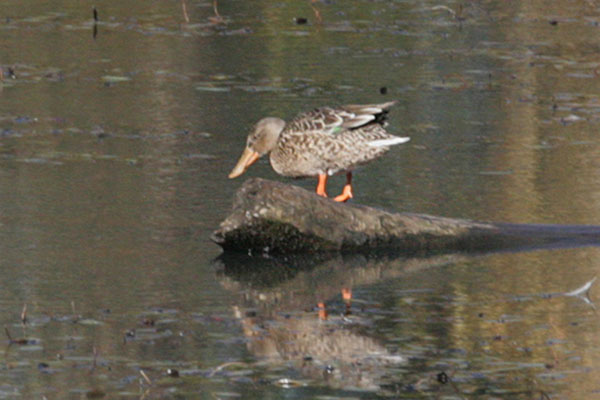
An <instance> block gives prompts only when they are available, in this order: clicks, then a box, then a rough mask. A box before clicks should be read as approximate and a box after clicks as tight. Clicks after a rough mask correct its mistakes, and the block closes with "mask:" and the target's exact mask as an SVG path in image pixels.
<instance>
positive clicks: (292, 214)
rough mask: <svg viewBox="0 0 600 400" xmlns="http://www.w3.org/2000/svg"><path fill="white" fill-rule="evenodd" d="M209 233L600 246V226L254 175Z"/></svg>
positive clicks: (226, 242) (440, 245) (227, 245)
mask: <svg viewBox="0 0 600 400" xmlns="http://www.w3.org/2000/svg"><path fill="white" fill-rule="evenodd" d="M212 239H213V240H214V241H215V242H216V243H217V244H219V245H220V246H221V247H222V248H223V249H224V250H226V251H230V250H231V251H243V252H253V253H268V254H284V253H305V252H316V251H344V252H370V251H386V252H390V251H391V252H394V253H398V254H420V253H442V252H464V251H470V252H474V251H481V252H483V251H497V250H506V249H511V250H522V249H527V248H541V247H575V246H584V245H600V227H598V226H588V225H531V224H507V223H484V222H475V221H470V220H464V219H452V218H443V217H435V216H430V215H422V214H413V213H391V212H387V211H383V210H379V209H376V208H372V207H367V206H362V205H356V204H352V203H346V204H341V203H336V202H334V201H332V200H330V199H326V198H323V197H320V196H317V195H316V194H314V193H313V192H309V191H307V190H305V189H302V188H300V187H297V186H293V185H288V184H284V183H281V182H273V181H268V180H264V179H259V178H254V179H249V180H247V181H246V182H244V184H243V185H242V187H241V188H240V189H239V190H238V192H237V193H236V196H235V200H234V204H233V210H232V212H231V214H230V215H229V216H228V217H227V218H226V219H225V220H224V221H223V222H222V223H221V226H220V228H219V229H218V230H217V231H215V232H214V233H213V236H212Z"/></svg>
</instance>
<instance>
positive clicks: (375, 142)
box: [367, 137, 410, 147]
mask: <svg viewBox="0 0 600 400" xmlns="http://www.w3.org/2000/svg"><path fill="white" fill-rule="evenodd" d="M409 140H410V138H409V137H395V138H392V139H381V140H373V141H372V142H369V143H367V144H368V145H369V146H371V147H386V146H393V145H395V144H401V143H406V142H408V141H409Z"/></svg>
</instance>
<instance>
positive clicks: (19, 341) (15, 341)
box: [4, 327, 29, 344]
mask: <svg viewBox="0 0 600 400" xmlns="http://www.w3.org/2000/svg"><path fill="white" fill-rule="evenodd" d="M4 332H6V336H7V337H8V344H28V343H29V340H27V339H13V338H12V336H11V335H10V332H9V331H8V328H7V327H4Z"/></svg>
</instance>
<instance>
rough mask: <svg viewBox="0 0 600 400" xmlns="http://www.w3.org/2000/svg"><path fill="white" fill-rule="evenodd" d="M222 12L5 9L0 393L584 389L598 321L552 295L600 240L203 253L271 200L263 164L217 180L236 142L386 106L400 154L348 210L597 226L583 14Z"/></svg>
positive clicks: (576, 279) (599, 164) (385, 162)
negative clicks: (316, 110)
mask: <svg viewBox="0 0 600 400" xmlns="http://www.w3.org/2000/svg"><path fill="white" fill-rule="evenodd" d="M93 5H95V6H96V9H97V12H98V17H99V21H98V22H97V23H96V24H94V21H93V15H92V6H93ZM184 10H185V12H184ZM218 13H219V15H220V18H219V17H218V16H217V15H216V14H215V11H214V9H213V2H212V1H200V2H197V1H191V0H185V2H182V1H177V0H172V1H145V2H137V1H120V2H109V1H98V2H95V3H94V4H92V3H88V2H74V1H54V2H36V1H14V0H9V1H4V2H2V4H0V67H1V69H2V72H3V74H2V80H1V81H0V271H1V272H2V273H1V274H0V322H1V324H2V326H3V327H5V328H6V329H7V331H8V334H9V335H10V338H12V340H10V338H9V337H8V336H7V335H5V338H4V341H3V344H4V346H3V356H2V357H0V398H7V399H13V398H15V399H16V398H23V399H29V398H37V399H40V398H46V399H65V398H73V399H80V398H144V399H158V398H177V399H182V398H185V399H195V398H206V399H215V398H216V399H228V398H251V399H271V398H272V399H279V398H294V399H296V398H298V399H299V398H318V399H330V398H348V399H350V398H365V399H366V398H380V397H383V398H456V399H459V398H468V399H474V398H477V399H497V398H502V399H538V398H551V399H553V400H554V399H567V398H594V397H597V396H598V393H600V384H598V382H599V381H600V379H599V378H600V376H599V374H600V372H599V368H600V358H599V354H600V342H599V340H598V335H597V332H598V330H599V328H600V326H599V321H598V315H597V311H596V309H595V308H594V306H593V305H590V304H587V303H586V302H585V301H582V300H581V299H579V298H574V297H565V296H557V295H552V294H556V293H561V292H568V291H570V290H573V289H575V288H577V287H580V286H581V285H583V284H584V283H585V282H587V281H589V280H590V279H592V278H593V277H594V276H596V275H598V268H599V267H600V266H599V265H598V262H597V260H598V259H599V256H600V249H598V248H596V247H585V248H576V249H555V250H544V251H541V250H539V251H531V252H524V253H516V254H511V253H501V254H493V255H479V256H468V255H443V256H438V257H433V258H421V259H410V258H407V259H403V258H395V259H389V258H383V257H379V258H378V257H373V258H365V257H359V256H343V257H342V256H327V257H325V256H323V257H319V258H314V257H305V258H303V259H297V258H290V259H286V260H272V259H262V258H256V257H254V258H250V257H245V256H241V255H237V256H233V255H226V256H222V255H221V252H220V249H219V248H218V247H217V246H216V245H214V244H213V243H212V242H211V241H210V239H209V237H210V234H211V232H212V231H213V230H214V229H216V228H217V226H218V224H219V222H220V221H221V220H222V219H223V218H224V217H225V216H226V215H227V213H228V211H229V207H230V204H231V199H232V197H233V194H234V193H235V191H236V189H237V188H238V187H239V185H240V184H241V183H242V182H243V179H245V178H246V177H251V176H260V177H264V178H268V179H280V180H285V178H281V177H278V176H277V175H276V174H275V173H274V172H273V171H272V170H271V168H270V166H269V165H268V161H267V160H262V161H260V162H258V163H257V165H255V166H253V167H252V168H250V169H249V171H248V172H247V173H246V175H244V176H243V177H242V178H238V179H237V180H228V179H227V174H228V173H229V171H230V170H231V168H232V167H233V165H234V163H235V161H236V160H237V157H238V156H239V154H240V153H241V150H242V148H243V145H244V141H245V135H246V134H247V132H248V129H249V128H250V126H251V125H252V123H254V122H255V121H256V120H258V119H260V118H261V117H263V116H267V115H273V116H278V117H283V118H291V117H293V115H294V114H295V113H297V112H299V111H302V110H305V109H310V108H312V107H316V106H321V105H327V104H344V103H361V102H365V103H367V102H369V103H370V102H379V101H388V100H391V99H397V100H398V101H399V103H398V105H397V106H396V107H395V108H394V109H393V110H392V112H391V114H390V126H389V130H390V131H391V132H393V133H397V134H399V135H409V136H411V137H412V140H411V141H410V142H409V143H408V144H406V145H404V146H403V147H399V148H396V149H393V150H392V151H390V152H389V153H388V154H387V155H386V156H385V157H384V158H382V159H380V160H378V161H376V162H374V163H372V164H370V165H368V166H365V167H364V168H362V169H360V170H359V171H358V172H357V173H356V174H355V180H354V185H355V198H354V200H353V201H354V202H356V203H362V204H368V205H373V206H377V207H382V208H386V209H390V210H398V211H411V212H419V213H428V214H433V215H441V216H449V217H460V218H471V219H476V220H490V221H505V222H515V223H561V224H592V225H600V196H599V193H600V180H599V179H598V171H599V170H600V141H599V139H598V124H599V121H600V117H599V116H600V114H599V112H600V96H599V95H598V93H600V83H599V82H600V81H599V79H600V78H599V77H598V74H599V71H600V62H599V61H598V58H597V53H598V48H599V47H600V36H599V35H598V29H599V27H598V25H599V24H600V9H599V8H598V6H597V5H596V4H595V3H593V2H590V1H583V0H580V1H579V0H578V1H554V2H550V3H549V2H542V1H528V2H492V1H476V2H467V3H457V2H447V3H436V2H431V1H425V2H423V1H413V0H408V1H348V2H342V1H316V2H314V3H313V2H310V1H294V2H291V1H253V2H249V1H219V2H218ZM186 15H187V18H188V19H189V22H186ZM299 18H306V19H307V23H306V24H299V23H297V22H299V21H301V19H299ZM383 88H385V89H383ZM289 182H290V183H293V184H295V185H300V186H302V187H305V188H307V189H311V190H312V189H313V188H314V185H315V184H316V182H314V181H312V180H305V181H291V180H290V181H289ZM342 185H343V177H338V178H332V179H331V189H330V191H331V193H335V192H336V191H337V190H339V189H341V187H342ZM344 288H345V289H351V290H352V301H351V302H350V303H346V302H345V301H344V300H343V298H342V289H344ZM597 290H598V289H597V287H596V286H595V285H594V286H592V288H591V291H590V298H591V300H592V301H594V300H595V299H596V298H597V293H598V291H597ZM319 303H325V304H326V306H327V311H328V313H329V317H328V319H327V320H324V319H322V318H319V308H318V306H317V304H319ZM25 305H26V311H25V312H24V313H22V311H23V309H24V306H25ZM22 314H23V316H24V317H25V320H26V321H25V323H23V322H22V321H21V317H22ZM22 339H25V340H22ZM169 369H171V370H177V371H178V375H179V376H178V377H176V376H169V374H168V373H167V371H168V370H169ZM141 371H143V374H142V372H141ZM144 374H145V376H146V377H144ZM171 375H174V373H172V374H171ZM544 396H546V397H544Z"/></svg>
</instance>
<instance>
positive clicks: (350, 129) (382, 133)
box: [270, 102, 396, 177]
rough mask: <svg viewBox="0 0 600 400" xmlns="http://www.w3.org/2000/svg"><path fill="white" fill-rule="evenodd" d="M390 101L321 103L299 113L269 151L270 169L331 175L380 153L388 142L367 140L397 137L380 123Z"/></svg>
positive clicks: (384, 150)
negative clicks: (324, 104) (327, 105)
mask: <svg viewBox="0 0 600 400" xmlns="http://www.w3.org/2000/svg"><path fill="white" fill-rule="evenodd" d="M393 104H394V103H393V102H391V103H384V104H379V105H357V106H342V107H339V108H330V107H322V108H317V109H315V110H312V111H308V112H304V113H302V114H299V115H298V116H296V117H295V118H294V119H293V120H291V121H290V122H289V123H288V124H287V125H286V126H285V128H284V129H283V131H282V132H281V134H280V135H279V140H278V141H277V145H276V146H275V148H274V149H273V150H272V151H271V155H270V161H271V165H272V166H273V169H274V170H275V171H276V172H277V173H279V174H281V175H284V176H292V177H304V176H318V175H319V174H327V175H333V174H335V173H337V172H340V171H347V170H351V169H353V168H354V167H356V166H358V165H361V164H364V163H366V162H369V161H371V160H373V159H375V158H377V157H379V156H381V155H383V154H384V153H385V152H387V151H388V150H389V146H383V147H375V146H370V145H369V142H374V141H377V140H385V139H393V138H396V136H393V135H390V134H389V133H387V132H386V130H385V128H384V126H383V124H384V123H385V118H384V116H385V114H386V113H387V109H388V108H389V107H390V106H392V105H393Z"/></svg>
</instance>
